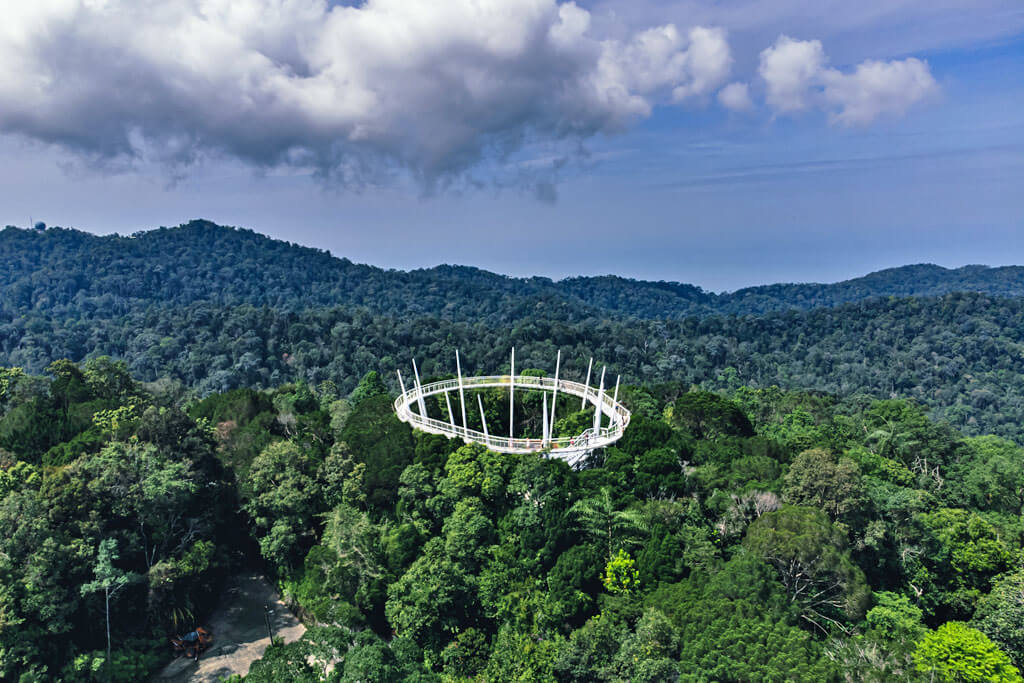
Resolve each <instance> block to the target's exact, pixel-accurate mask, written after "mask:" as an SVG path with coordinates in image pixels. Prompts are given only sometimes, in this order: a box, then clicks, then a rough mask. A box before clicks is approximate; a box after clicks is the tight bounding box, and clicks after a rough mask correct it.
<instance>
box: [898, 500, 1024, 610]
mask: <svg viewBox="0 0 1024 683" xmlns="http://www.w3.org/2000/svg"><path fill="white" fill-rule="evenodd" d="M915 521H916V522H917V525H919V528H920V529H921V531H922V532H923V538H922V544H921V548H920V549H921V552H920V553H919V554H908V559H907V563H906V564H907V573H908V574H909V577H910V582H911V584H912V585H913V586H914V587H916V588H917V589H918V590H920V591H921V604H922V606H924V607H925V608H926V610H928V611H929V612H931V613H932V614H934V615H935V616H937V617H938V618H939V620H946V619H950V618H969V617H970V615H971V613H972V612H973V611H974V607H975V605H977V602H978V599H979V598H980V597H981V596H982V594H984V593H985V592H987V591H988V590H989V587H990V584H991V581H992V579H993V578H994V577H995V576H996V575H998V574H1000V573H1002V572H1005V571H1007V570H1009V569H1010V567H1011V566H1012V562H1013V552H1012V551H1011V549H1010V547H1009V546H1008V545H1007V543H1006V540H1005V538H1004V537H1003V535H1002V534H1001V533H999V531H998V530H997V529H996V527H994V526H993V525H992V524H991V523H989V522H988V521H987V520H986V519H984V518H983V517H982V516H981V515H978V514H977V513H975V512H971V511H968V510H962V509H958V508H939V509H938V510H934V511H932V512H926V513H924V514H920V515H918V516H917V518H916V520H915Z"/></svg>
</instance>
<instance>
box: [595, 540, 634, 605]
mask: <svg viewBox="0 0 1024 683" xmlns="http://www.w3.org/2000/svg"><path fill="white" fill-rule="evenodd" d="M601 582H602V583H603V584H604V587H605V588H606V589H608V592H610V593H624V594H626V595H629V594H630V593H632V592H633V591H634V590H636V589H637V587H638V586H639V584H640V572H638V571H637V570H636V562H635V561H634V560H633V558H632V557H630V556H629V553H627V552H626V551H625V550H622V549H621V548H620V549H619V552H618V553H616V554H615V557H613V558H612V559H610V560H608V564H606V565H605V568H604V576H603V577H602V579H601Z"/></svg>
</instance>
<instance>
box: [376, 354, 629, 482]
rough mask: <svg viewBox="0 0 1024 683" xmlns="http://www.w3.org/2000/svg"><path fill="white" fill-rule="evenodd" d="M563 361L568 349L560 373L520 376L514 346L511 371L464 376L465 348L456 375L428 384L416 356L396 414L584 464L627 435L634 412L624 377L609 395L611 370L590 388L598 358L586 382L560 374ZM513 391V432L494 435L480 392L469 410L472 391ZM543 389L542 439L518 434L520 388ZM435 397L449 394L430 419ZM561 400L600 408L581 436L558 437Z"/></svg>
mask: <svg viewBox="0 0 1024 683" xmlns="http://www.w3.org/2000/svg"><path fill="white" fill-rule="evenodd" d="M561 364H562V352H561V351H559V352H558V355H557V357H556V359H555V376H554V378H551V377H535V376H533V375H517V374H516V350H515V348H513V349H512V360H511V364H510V371H509V374H507V375H488V376H474V377H463V375H462V362H461V359H460V358H459V352H458V351H456V352H455V372H456V376H455V378H454V379H446V380H441V381H440V382H431V383H429V384H422V383H421V382H420V372H419V368H418V367H417V366H416V360H415V359H413V361H412V372H413V374H412V380H413V382H412V386H411V387H410V388H408V389H407V388H406V384H405V379H408V378H403V377H402V372H401V371H400V370H399V371H397V372H398V383H399V386H400V387H401V389H402V393H401V394H400V395H399V396H398V398H397V399H396V400H395V413H396V414H397V415H398V419H399V420H401V421H402V422H406V423H408V424H409V425H410V426H412V427H413V428H414V429H419V430H420V431H424V432H429V433H431V434H441V435H443V436H447V437H449V438H460V439H462V440H463V441H465V442H466V443H478V444H481V445H483V446H485V447H486V448H487V449H489V450H492V451H496V452H498V453H546V454H548V455H549V456H550V457H555V458H559V459H561V460H565V461H566V462H568V463H569V464H570V465H577V464H579V463H580V462H582V461H583V460H584V459H585V458H586V457H587V456H588V455H590V453H592V452H593V451H594V450H595V449H598V448H605V447H606V446H610V445H611V444H613V443H615V442H616V441H618V440H619V439H620V438H622V433H623V432H624V431H625V429H626V427H627V426H628V425H629V418H630V414H629V411H628V410H626V408H625V407H624V406H623V405H622V404H621V403H619V379H620V377H618V376H617V377H616V378H615V389H614V391H613V392H612V393H611V394H609V392H608V391H606V389H605V372H606V370H607V368H602V369H601V379H600V382H599V383H598V386H597V387H592V386H590V379H591V373H592V371H593V369H594V359H593V358H591V359H590V362H589V364H588V366H587V378H586V381H585V382H584V383H583V384H580V383H579V382H573V381H570V380H567V379H562V378H560V377H559V372H560V370H561ZM490 388H507V389H508V397H509V399H508V424H509V431H508V436H505V435H504V434H500V435H499V434H492V433H491V432H490V431H489V430H488V429H487V416H486V415H485V414H484V405H483V401H482V400H481V398H480V394H479V393H477V394H476V405H473V402H472V401H470V403H469V404H468V408H467V402H466V393H467V392H474V391H477V390H479V389H490ZM517 389H518V390H520V391H539V392H541V394H542V396H541V406H542V410H541V425H542V434H541V437H540V438H529V437H526V436H516V434H515V410H516V404H515V392H516V390H517ZM453 395H454V396H457V397H458V406H459V410H458V412H456V411H454V410H453V409H452V402H453V401H452V397H453ZM432 396H444V409H443V410H442V411H441V412H442V417H446V418H447V419H437V418H433V417H430V415H429V414H428V411H427V402H426V400H425V399H427V398H430V397H432ZM559 399H561V400H562V401H567V400H568V401H575V400H577V399H578V400H579V401H580V407H579V410H584V409H585V408H586V406H587V405H591V406H593V407H594V422H593V425H592V426H591V427H589V428H587V429H586V430H584V431H582V432H580V433H579V434H574V435H572V436H560V437H555V436H554V431H555V408H556V406H557V404H558V401H559Z"/></svg>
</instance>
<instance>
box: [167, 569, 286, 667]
mask: <svg viewBox="0 0 1024 683" xmlns="http://www.w3.org/2000/svg"><path fill="white" fill-rule="evenodd" d="M265 606H269V607H270V609H272V610H273V611H274V613H273V614H272V615H271V617H270V624H271V626H272V627H273V630H274V637H275V638H281V639H283V640H284V642H285V643H290V642H292V641H294V640H298V639H299V638H301V637H302V634H303V633H305V632H306V627H305V626H303V625H302V623H301V622H300V621H299V620H298V618H296V616H295V615H294V614H292V613H291V611H290V610H289V609H288V608H287V607H285V605H284V603H283V602H281V600H280V598H279V597H278V595H277V592H276V591H275V590H274V589H273V587H272V586H271V585H270V584H269V583H267V580H266V579H265V578H263V577H262V576H260V575H259V574H255V573H253V574H239V575H237V576H234V577H232V578H231V579H230V580H229V581H228V586H227V589H226V590H225V591H224V595H223V596H222V597H221V599H220V604H219V605H218V606H217V609H216V611H215V612H214V613H213V616H212V617H210V620H209V621H208V622H207V623H206V624H205V626H207V627H208V628H210V629H211V630H212V631H213V639H214V640H213V645H212V646H211V647H210V649H209V650H207V651H206V652H205V653H203V655H202V656H201V657H200V658H199V662H198V664H197V663H196V662H194V661H193V660H191V659H187V658H185V657H179V658H177V659H175V660H174V661H173V662H171V663H170V664H168V665H167V666H166V667H164V669H163V671H161V672H160V673H159V674H157V675H156V676H155V677H154V678H153V683H169V682H173V683H184V682H185V681H189V682H199V681H202V682H204V683H205V682H209V683H216V681H218V680H219V679H220V678H223V677H227V676H230V675H232V674H242V675H245V674H246V673H248V672H249V666H250V665H251V664H252V663H253V662H254V661H256V660H257V659H259V658H260V657H262V656H263V651H264V650H266V649H267V645H268V644H269V643H270V639H269V638H268V636H267V623H266V620H265V618H264V608H265Z"/></svg>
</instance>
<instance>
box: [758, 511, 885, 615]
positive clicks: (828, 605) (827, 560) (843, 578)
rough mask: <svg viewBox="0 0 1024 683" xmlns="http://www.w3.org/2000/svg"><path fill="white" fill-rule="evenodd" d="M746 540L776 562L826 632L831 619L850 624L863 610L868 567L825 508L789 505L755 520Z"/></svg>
mask: <svg viewBox="0 0 1024 683" xmlns="http://www.w3.org/2000/svg"><path fill="white" fill-rule="evenodd" d="M743 544H744V546H746V547H747V548H748V549H749V550H751V551H752V552H753V553H755V554H756V555H757V556H759V557H761V558H763V559H764V560H765V561H766V562H768V563H769V564H770V565H772V566H773V567H775V569H776V571H778V573H779V578H780V579H781V580H782V585H783V586H785V588H786V592H787V593H788V595H789V597H790V600H791V601H792V602H793V603H795V604H796V605H798V606H799V608H800V616H801V618H802V619H804V620H806V621H807V622H808V623H810V624H812V625H813V626H815V627H816V628H818V629H819V630H821V631H822V632H826V633H827V632H828V629H827V628H826V624H831V625H832V626H835V627H837V628H839V629H841V630H845V626H844V625H843V621H845V620H849V621H855V620H857V619H859V618H860V617H861V615H863V614H864V609H865V608H866V606H867V601H868V596H869V591H868V587H867V584H866V583H865V581H864V573H863V572H862V571H861V570H860V568H859V567H857V565H855V564H854V563H853V561H852V560H851V559H850V555H849V552H848V551H845V550H844V549H843V547H844V545H845V542H844V539H843V534H842V532H840V531H839V530H837V529H836V528H835V527H833V526H832V524H831V523H830V522H829V521H828V518H827V517H826V516H825V514H824V513H823V512H821V511H819V510H813V509H811V508H806V507H798V506H795V505H785V506H783V507H781V508H780V509H778V510H775V511H773V512H768V513H766V514H764V515H762V516H761V517H760V518H758V519H757V521H755V522H754V523H753V524H751V525H750V528H749V529H747V535H746V538H745V539H744V540H743Z"/></svg>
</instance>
